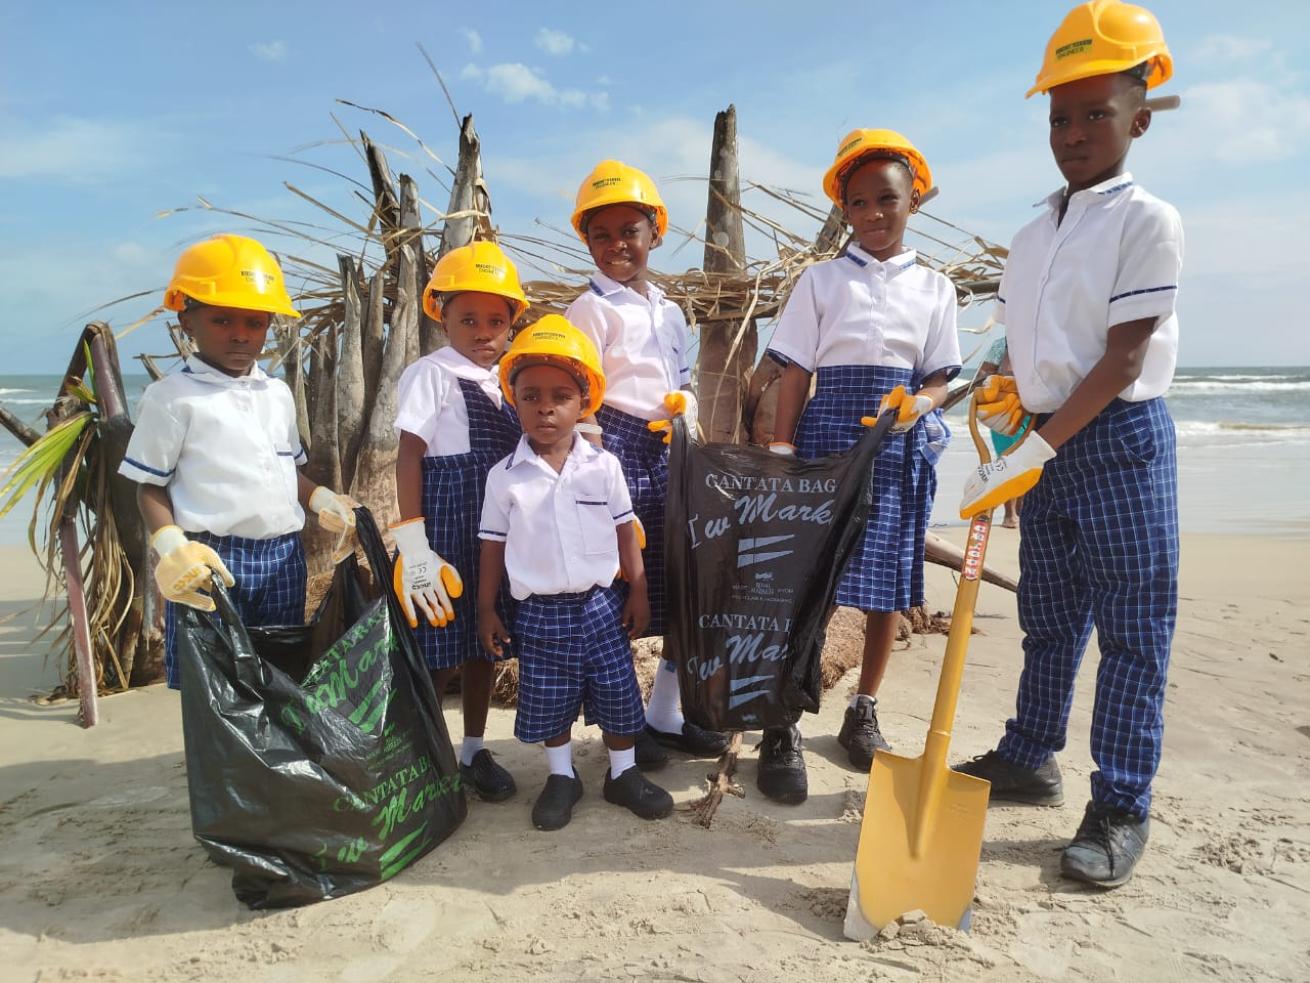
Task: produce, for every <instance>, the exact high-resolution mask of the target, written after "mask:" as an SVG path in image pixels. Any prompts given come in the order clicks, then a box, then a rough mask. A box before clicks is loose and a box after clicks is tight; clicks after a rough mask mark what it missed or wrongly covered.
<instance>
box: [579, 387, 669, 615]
mask: <svg viewBox="0 0 1310 983" xmlns="http://www.w3.org/2000/svg"><path fill="white" fill-rule="evenodd" d="M596 422H597V423H599V424H600V426H601V429H602V430H603V431H604V434H603V435H602V436H601V444H602V446H604V448H605V449H606V450H607V451H609V452H610V453H611V454H613V455H614V456H615V457H617V458H618V459H619V463H620V464H621V465H623V477H624V480H626V481H627V483H628V494H629V495H630V496H631V498H632V511H634V512H635V513H637V518H638V519H640V520H641V525H642V527H643V528H644V529H645V530H646V548H645V549H644V550H642V551H641V559H642V563H643V564H645V567H646V593H647V596H648V597H649V599H650V627H649V628H647V629H646V634H647V635H663V634H664V627H665V625H666V624H667V618H668V602H667V600H666V596H665V587H664V502H665V500H666V499H667V498H668V495H669V449H668V447H667V446H665V444H664V435H663V434H658V433H651V432H650V431H649V430H648V429H646V424H647V422H648V421H646V420H643V419H641V418H640V417H636V416H632V415H631V414H628V413H624V412H621V411H620V410H616V409H614V408H613V407H612V406H602V407H601V408H600V409H599V410H598V411H597V412H596ZM623 589H624V590H626V589H627V588H626V587H624V588H623Z"/></svg>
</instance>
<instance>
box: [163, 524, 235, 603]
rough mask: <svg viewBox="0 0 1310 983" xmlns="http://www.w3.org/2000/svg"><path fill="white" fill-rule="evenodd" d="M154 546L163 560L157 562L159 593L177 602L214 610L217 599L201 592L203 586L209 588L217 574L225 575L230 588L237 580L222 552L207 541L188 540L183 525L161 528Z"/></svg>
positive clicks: (224, 580)
mask: <svg viewBox="0 0 1310 983" xmlns="http://www.w3.org/2000/svg"><path fill="white" fill-rule="evenodd" d="M150 545H151V546H152V547H154V550H155V552H156V553H158V554H159V563H157V564H156V565H155V583H157V584H158V585H159V593H161V594H163V595H164V597H165V598H166V599H167V600H170V601H172V602H174V603H175V604H186V605H188V606H190V607H193V608H196V609H197V610H200V611H212V610H214V599H213V598H212V597H210V596H209V595H208V594H202V593H200V588H201V587H208V586H209V585H210V583H212V581H213V579H214V574H218V575H219V576H220V577H222V578H223V583H224V584H225V585H227V586H228V587H231V586H232V585H233V584H235V583H236V580H235V579H233V577H232V574H231V573H229V572H228V569H227V566H226V565H225V564H224V563H223V561H222V560H221V559H220V558H219V555H218V554H217V553H215V552H214V550H213V549H212V548H211V547H209V546H206V545H205V544H204V543H195V542H192V541H191V540H189V539H187V538H186V533H184V532H183V531H182V527H181V526H162V527H160V528H159V529H158V530H156V532H155V534H154V535H153V536H151V537H150Z"/></svg>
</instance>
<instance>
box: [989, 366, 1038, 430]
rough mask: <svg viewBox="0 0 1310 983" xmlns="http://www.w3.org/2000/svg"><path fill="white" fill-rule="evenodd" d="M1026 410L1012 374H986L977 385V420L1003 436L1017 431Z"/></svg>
mask: <svg viewBox="0 0 1310 983" xmlns="http://www.w3.org/2000/svg"><path fill="white" fill-rule="evenodd" d="M1026 415H1027V411H1026V410H1025V409H1024V408H1023V403H1021V402H1020V401H1019V387H1018V385H1017V384H1016V383H1015V381H1014V376H1012V375H993V376H988V377H987V381H986V382H984V383H983V384H982V385H981V386H979V387H978V421H979V422H980V423H982V424H984V425H986V426H987V427H989V428H990V429H992V430H995V431H996V432H997V433H999V434H1001V435H1002V436H1005V437H1013V436H1014V435H1015V434H1016V433H1018V432H1019V427H1020V426H1021V425H1022V424H1023V418H1024V417H1025V416H1026Z"/></svg>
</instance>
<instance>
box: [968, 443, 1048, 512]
mask: <svg viewBox="0 0 1310 983" xmlns="http://www.w3.org/2000/svg"><path fill="white" fill-rule="evenodd" d="M1053 457H1055V451H1054V450H1053V449H1052V448H1051V445H1050V444H1048V443H1047V442H1046V441H1045V440H1043V439H1042V437H1041V435H1040V434H1037V433H1030V434H1029V435H1028V439H1027V440H1025V441H1024V442H1023V443H1022V444H1018V445H1017V446H1016V447H1015V448H1014V450H1013V451H1011V452H1010V453H1009V454H1004V455H1002V456H1001V457H999V458H997V459H996V460H995V461H990V462H988V463H987V464H983V465H981V466H980V467H979V468H978V470H977V471H975V472H974V473H973V474H971V475H970V476H969V480H968V481H966V482H965V483H964V498H963V499H962V500H961V502H960V518H961V519H972V518H973V517H974V516H975V515H977V514H978V513H980V512H990V511H991V510H992V509H994V508H996V507H997V506H998V505H1004V504H1005V503H1006V502H1008V501H1010V499H1012V498H1018V497H1019V496H1020V495H1023V494H1024V493H1026V492H1027V491H1028V490H1029V489H1030V488H1032V486H1033V485H1035V484H1037V479H1038V478H1040V477H1041V476H1042V468H1043V467H1044V466H1045V465H1046V462H1047V461H1049V460H1051V459H1052V458H1053Z"/></svg>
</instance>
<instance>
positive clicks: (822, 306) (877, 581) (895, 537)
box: [759, 130, 960, 802]
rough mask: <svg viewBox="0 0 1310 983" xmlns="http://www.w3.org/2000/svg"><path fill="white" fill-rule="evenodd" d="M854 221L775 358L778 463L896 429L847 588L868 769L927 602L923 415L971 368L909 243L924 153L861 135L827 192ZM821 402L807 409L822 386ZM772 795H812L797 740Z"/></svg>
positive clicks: (854, 730) (794, 303)
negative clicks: (914, 620)
mask: <svg viewBox="0 0 1310 983" xmlns="http://www.w3.org/2000/svg"><path fill="white" fill-rule="evenodd" d="M823 186H824V191H826V192H827V194H828V196H829V197H830V198H831V199H832V201H833V202H834V203H835V204H837V205H839V206H840V207H841V208H842V209H843V211H844V212H845V216H846V220H847V222H849V223H850V225H851V228H852V232H853V235H852V240H851V242H850V244H849V245H848V246H847V247H846V249H845V251H844V252H843V253H842V254H841V255H840V256H838V257H836V258H835V259H832V260H829V261H827V262H824V263H818V264H815V265H814V266H811V267H810V268H809V269H807V270H806V271H805V272H804V273H803V274H802V275H801V277H800V279H799V280H798V281H797V284H796V287H795V289H793V291H792V293H791V296H790V298H789V299H788V301H787V306H786V309H785V310H784V311H783V313H782V316H781V318H780V319H779V322H778V327H777V330H776V331H775V332H774V335H773V340H772V342H771V344H770V346H769V350H770V351H771V352H772V354H773V355H774V357H775V358H777V359H778V360H779V361H781V362H783V363H784V364H785V365H786V370H785V372H784V374H783V377H782V381H781V383H780V386H781V388H780V390H779V398H778V410H777V417H776V424H775V434H774V443H772V444H771V445H770V450H772V451H774V452H775V453H779V454H788V455H790V454H798V455H799V456H801V457H818V456H821V455H825V454H834V453H839V452H841V451H845V450H847V449H849V448H850V447H851V446H853V445H854V444H855V442H856V441H857V440H858V439H859V437H860V434H861V432H862V429H863V428H862V426H861V423H860V419H861V417H863V416H867V415H870V414H871V412H872V411H873V410H874V409H878V410H879V411H880V412H881V410H883V409H887V408H896V410H897V422H896V424H895V427H894V428H893V431H892V434H893V435H892V437H891V438H890V439H889V440H887V441H886V442H885V443H884V444H883V446H882V449H881V450H880V452H879V453H878V456H877V458H876V460H875V462H874V467H873V497H874V503H873V509H872V511H871V512H870V514H869V521H868V526H867V527H866V529H865V532H864V538H863V540H862V542H861V543H860V545H859V546H858V547H857V549H856V551H855V554H854V555H853V556H852V557H851V559H850V562H849V563H848V565H847V567H846V570H845V573H844V574H843V576H842V580H841V583H840V585H839V587H838V590H837V599H836V600H837V603H838V604H842V605H846V606H848V607H855V608H859V609H860V610H862V611H865V612H867V614H868V619H867V622H866V625H865V641H864V661H863V666H862V669H861V672H860V683H859V687H858V690H857V694H856V696H855V697H853V698H852V700H851V705H850V706H849V707H848V708H847V711H846V719H845V722H844V723H843V725H842V729H841V734H840V736H839V737H838V740H839V741H840V742H841V744H842V746H843V747H845V748H846V749H847V751H848V754H849V756H850V761H851V763H852V764H853V765H855V766H856V767H858V768H860V769H861V770H866V771H867V770H868V769H869V767H870V765H871V764H872V761H873V752H874V750H875V749H876V748H886V747H887V744H886V742H885V741H884V740H883V738H882V734H881V733H880V731H879V728H878V718H877V713H876V706H877V702H876V696H877V692H878V685H879V683H880V682H881V681H882V677H883V673H884V672H885V671H886V668H887V662H888V660H889V658H890V656H891V648H892V642H893V640H894V639H895V636H896V623H897V612H899V611H902V610H905V609H906V608H909V607H911V606H913V605H917V604H922V603H923V599H924V598H923V541H924V534H925V531H926V529H927V524H928V513H929V510H930V509H931V507H932V497H933V492H934V491H935V484H936V478H935V474H934V471H933V467H932V465H931V464H930V463H929V461H930V457H929V454H928V447H927V445H928V441H929V438H928V435H927V432H926V431H927V427H926V425H925V420H924V419H923V418H924V417H925V415H927V414H929V413H931V412H932V411H933V410H934V409H935V408H936V407H937V406H939V405H940V404H941V402H942V399H943V398H944V397H945V393H946V383H947V382H948V381H949V380H950V379H951V378H952V377H953V376H954V375H955V374H956V373H957V372H958V371H959V369H960V349H959V341H958V339H957V337H956V333H955V306H956V305H955V289H954V287H952V285H951V282H950V280H948V279H947V278H946V277H945V276H943V275H942V274H940V273H937V272H935V271H933V270H930V269H928V268H927V267H926V266H923V265H921V264H920V263H919V262H918V259H917V256H916V254H915V252H914V250H907V249H906V248H905V247H904V245H903V238H904V234H905V225H906V221H907V220H908V219H909V216H910V215H911V214H913V213H914V212H915V211H916V210H917V209H918V206H919V200H920V198H921V197H922V196H923V195H924V194H926V193H927V192H928V189H929V188H931V187H932V175H931V173H930V171H929V169H928V164H927V162H926V161H925V160H924V158H923V155H922V154H920V153H919V151H918V150H917V149H915V147H914V145H913V144H911V143H910V142H909V141H908V140H906V139H905V137H903V136H901V135H900V134H899V133H895V132H893V131H891V130H856V131H855V132H853V133H851V134H850V135H849V136H847V138H846V139H845V140H843V141H842V143H841V146H840V147H839V148H838V151H837V155H836V159H835V160H834V162H833V165H832V167H830V168H829V169H828V172H827V174H826V175H825V177H824V180H823ZM816 375H817V380H816V381H817V384H816V386H815V391H814V395H813V397H812V398H810V400H809V402H808V403H807V402H806V395H807V394H808V392H809V390H810V384H811V379H812V378H813V377H814V376H816ZM759 781H760V784H761V789H762V790H763V791H764V792H765V793H766V794H771V795H772V796H773V797H774V798H778V799H780V800H782V801H791V802H797V801H800V800H802V799H803V798H804V797H805V773H804V764H803V761H802V759H801V757H800V751H799V735H798V734H797V733H796V731H795V729H794V728H790V729H783V730H781V731H779V732H775V733H768V732H766V734H765V741H764V744H763V746H762V749H761V761H760V779H759Z"/></svg>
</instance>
